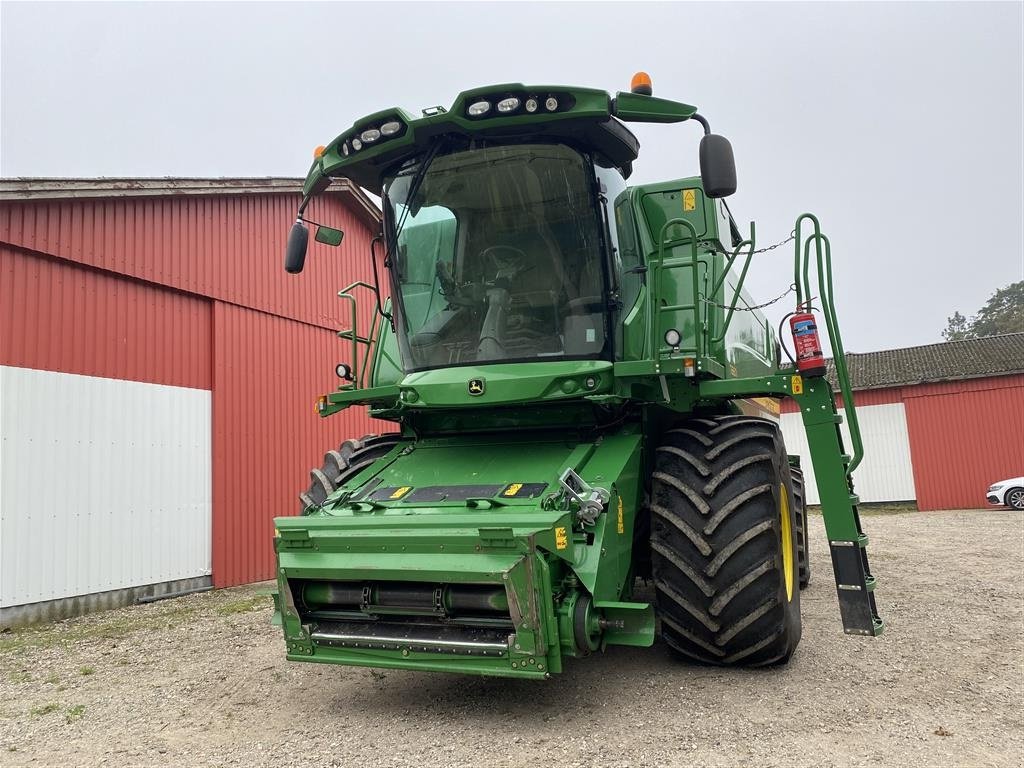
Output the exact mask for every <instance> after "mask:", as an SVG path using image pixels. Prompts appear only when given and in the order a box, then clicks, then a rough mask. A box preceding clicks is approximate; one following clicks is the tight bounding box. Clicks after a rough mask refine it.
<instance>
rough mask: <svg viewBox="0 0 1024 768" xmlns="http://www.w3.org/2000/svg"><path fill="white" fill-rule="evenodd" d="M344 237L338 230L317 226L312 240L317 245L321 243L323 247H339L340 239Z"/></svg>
mask: <svg viewBox="0 0 1024 768" xmlns="http://www.w3.org/2000/svg"><path fill="white" fill-rule="evenodd" d="M344 236H345V233H344V232H342V231H341V230H340V229H335V228H334V227H324V226H319V227H317V228H316V236H315V237H314V239H315V240H316V241H317V242H318V243H323V244H324V245H341V238H343V237H344Z"/></svg>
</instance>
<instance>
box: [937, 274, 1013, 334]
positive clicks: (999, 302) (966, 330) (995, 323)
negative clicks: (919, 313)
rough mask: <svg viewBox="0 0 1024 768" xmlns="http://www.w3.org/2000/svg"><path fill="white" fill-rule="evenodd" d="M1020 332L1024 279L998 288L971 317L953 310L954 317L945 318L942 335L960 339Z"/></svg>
mask: <svg viewBox="0 0 1024 768" xmlns="http://www.w3.org/2000/svg"><path fill="white" fill-rule="evenodd" d="M1020 332H1024V280H1020V281H1018V282H1016V283H1011V284H1010V285H1008V286H1006V287H1005V288H1000V289H999V290H997V291H996V292H995V293H994V294H992V297H991V298H990V299H989V300H988V301H987V302H985V306H983V307H982V308H981V309H979V310H978V314H976V315H975V316H974V317H972V318H970V319H967V318H966V317H964V316H963V315H961V314H960V313H959V312H954V313H953V316H952V317H947V318H946V330H944V331H943V332H942V338H944V339H945V340H946V341H959V340H960V339H976V338H978V337H979V336H997V335H998V334H1000V333H1020Z"/></svg>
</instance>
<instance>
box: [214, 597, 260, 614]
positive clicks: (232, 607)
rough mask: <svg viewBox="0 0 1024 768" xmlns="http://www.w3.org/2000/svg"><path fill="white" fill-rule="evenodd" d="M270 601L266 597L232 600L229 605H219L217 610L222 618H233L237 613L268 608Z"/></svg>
mask: <svg viewBox="0 0 1024 768" xmlns="http://www.w3.org/2000/svg"><path fill="white" fill-rule="evenodd" d="M268 602H269V601H268V600H267V596H266V595H256V596H254V597H245V598H242V599H241V600H232V601H231V602H229V603H224V604H223V605H218V606H217V608H216V609H215V610H216V611H217V613H219V614H220V615H221V616H231V615H233V614H236V613H249V612H250V611H255V610H257V609H259V608H266V607H267V606H268Z"/></svg>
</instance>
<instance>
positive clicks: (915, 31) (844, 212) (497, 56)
mask: <svg viewBox="0 0 1024 768" xmlns="http://www.w3.org/2000/svg"><path fill="white" fill-rule="evenodd" d="M1022 8H1024V5H1022V4H1021V3H1020V2H1006V3H995V4H984V3H962V4H941V3H911V4H896V3H853V4H831V3H830V4H783V3H756V4H746V3H729V4H704V3H676V4H669V3H659V4H639V3H629V4H617V3H570V4H547V5H528V4H524V3H514V4H497V3H486V4H485V3H458V4H431V3H416V4H405V3H388V2H378V3H372V4H361V3H336V4H328V3H316V4H299V3H280V4H278V3H260V4H247V3H227V4H213V3H202V4H201V3H185V4H174V3H164V4H158V3H113V4H89V3H74V4H62V3H23V2H17V3H15V2H3V3H2V4H0V27H2V30H0V46H2V50H0V66H2V71H0V88H2V92H0V97H2V98H0V108H2V113H0V175H2V176H5V177H11V176H222V175H223V176H266V175H283V176H301V175H303V174H304V173H305V171H306V170H307V169H308V167H309V162H310V157H311V151H312V149H313V147H314V146H316V145H318V144H325V143H327V142H328V141H329V140H330V139H332V138H333V137H334V136H336V135H337V134H339V133H341V132H342V131H343V130H344V129H345V128H347V127H348V126H349V125H351V124H352V123H353V122H354V121H355V120H356V119H357V118H358V117H360V116H362V115H364V114H368V113H370V112H375V111H377V110H380V109H383V108H386V107H389V106H395V105H397V106H402V107H404V108H406V109H409V110H410V111H412V110H418V109H420V108H422V107H426V106H431V105H435V104H442V105H450V104H451V102H452V101H453V100H454V98H455V96H456V94H457V93H458V92H459V91H460V90H464V89H467V88H470V87H474V86H479V85H486V84H490V83H503V82H524V83H528V84H529V83H534V84H548V83H564V84H574V85H585V86H592V87H598V88H604V89H607V90H609V91H615V90H619V89H622V90H626V89H628V86H629V80H630V76H631V75H632V73H633V72H634V71H635V70H637V69H644V70H646V71H648V72H649V73H650V74H651V76H652V78H653V81H654V92H655V95H660V96H664V97H667V98H672V99H677V100H680V101H686V102H688V103H691V104H696V105H698V106H699V107H700V111H701V113H702V114H704V115H705V116H707V117H708V119H709V120H710V121H711V125H712V128H713V129H714V130H715V131H716V132H718V133H722V134H724V135H726V136H727V137H729V138H730V140H731V141H732V143H733V147H734V148H735V151H736V157H737V164H738V169H739V191H738V192H737V193H736V195H735V197H733V198H732V199H730V206H731V208H732V210H733V212H734V214H735V215H736V216H737V218H738V219H739V220H740V221H741V222H742V223H743V224H742V226H745V222H746V221H748V220H750V219H754V220H756V221H757V223H758V243H759V244H760V245H766V244H769V243H771V242H775V241H777V240H780V239H782V238H784V237H786V235H787V234H788V233H789V231H790V230H791V229H792V225H793V221H794V219H795V217H796V215H797V214H799V213H800V212H802V211H808V210H809V211H813V212H815V213H817V214H818V215H819V216H820V218H821V220H822V224H823V226H824V228H825V230H826V232H827V233H828V234H829V235H830V237H831V240H832V243H833V248H834V258H835V262H836V266H835V273H836V293H837V305H838V309H839V313H840V320H841V322H842V327H843V332H844V338H845V340H846V347H847V351H859V352H866V351H871V350H875V349H886V348H891V347H897V346H903V345H911V344H923V343H930V342H934V341H939V340H940V336H939V334H940V331H941V330H942V329H943V328H944V327H945V323H946V317H947V316H948V315H950V314H952V313H953V311H954V310H956V309H959V310H960V311H962V312H964V313H965V314H969V313H972V312H974V311H976V310H977V309H978V308H979V307H980V306H981V305H982V304H983V303H984V302H985V300H986V299H987V298H988V297H989V296H990V295H991V294H992V292H993V291H994V290H995V289H996V288H998V287H1001V286H1004V285H1006V284H1008V283H1010V282H1013V281H1016V280H1020V279H1022V277H1024V257H1022V253H1024V250H1022V248H1024V244H1022V209H1024V198H1022V186H1024V170H1022V164H1024V159H1022V144H1024V137H1022V93H1024V75H1022V55H1024V54H1022V35H1024V33H1022V24H1024V15H1022ZM634 131H635V132H636V133H637V135H638V136H639V138H640V141H641V145H642V147H641V156H640V160H639V161H638V162H637V164H636V167H635V172H634V175H633V177H632V181H638V182H646V181H654V180H664V179H671V178H678V177H681V176H686V175H690V174H693V173H696V170H697V142H698V140H699V137H700V132H699V130H698V127H697V126H696V125H690V124H683V125H678V126H661V127H659V126H639V127H635V128H634ZM289 223H290V222H287V221H282V222H281V229H282V233H283V232H284V231H285V230H286V229H287V227H288V226H289ZM791 259H792V251H791V250H790V249H786V250H782V249H779V250H777V251H773V252H771V253H769V254H764V255H762V256H760V257H759V258H758V261H757V262H756V264H755V266H754V267H753V268H752V272H751V277H750V289H751V292H752V293H753V294H754V296H755V297H756V298H758V299H762V300H763V299H767V298H770V297H773V296H775V295H777V294H779V293H780V292H782V291H783V290H784V289H785V287H786V286H787V285H788V284H789V282H791V270H792V267H791V264H792V261H791ZM790 303H791V302H790V301H789V300H788V299H787V300H786V302H785V304H786V310H785V311H788V310H789V309H790V308H791V307H789V304H790ZM783 313H784V312H783V311H777V312H773V313H772V316H773V317H775V318H776V319H778V318H779V317H781V315H782V314H783Z"/></svg>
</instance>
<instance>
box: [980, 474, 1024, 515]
mask: <svg viewBox="0 0 1024 768" xmlns="http://www.w3.org/2000/svg"><path fill="white" fill-rule="evenodd" d="M985 497H986V498H987V499H988V503H989V504H1005V505H1006V506H1008V507H1012V508H1013V509H1020V510H1024V477H1014V478H1011V479H1010V480H1000V481H999V482H998V483H993V484H992V485H991V486H989V489H988V492H987V493H986V494H985Z"/></svg>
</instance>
